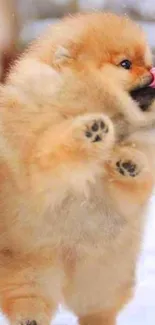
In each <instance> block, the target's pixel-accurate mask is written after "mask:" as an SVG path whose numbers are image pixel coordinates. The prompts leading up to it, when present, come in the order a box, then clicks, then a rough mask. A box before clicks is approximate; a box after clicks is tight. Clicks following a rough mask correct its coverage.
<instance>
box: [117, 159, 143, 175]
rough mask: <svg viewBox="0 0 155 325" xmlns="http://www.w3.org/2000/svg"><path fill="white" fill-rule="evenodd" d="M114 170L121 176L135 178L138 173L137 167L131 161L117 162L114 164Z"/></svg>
mask: <svg viewBox="0 0 155 325" xmlns="http://www.w3.org/2000/svg"><path fill="white" fill-rule="evenodd" d="M116 168H117V170H118V172H119V173H120V174H122V175H123V176H129V177H136V176H137V175H138V174H139V173H140V168H139V166H138V165H137V164H136V163H134V162H133V161H132V160H119V161H117V162H116Z"/></svg>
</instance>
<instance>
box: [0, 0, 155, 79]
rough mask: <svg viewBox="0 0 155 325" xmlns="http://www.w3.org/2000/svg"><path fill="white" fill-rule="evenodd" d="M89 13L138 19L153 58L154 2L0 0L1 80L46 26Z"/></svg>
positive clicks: (146, 0)
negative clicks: (21, 51)
mask: <svg viewBox="0 0 155 325" xmlns="http://www.w3.org/2000/svg"><path fill="white" fill-rule="evenodd" d="M91 10H104V11H108V10H110V11H113V12H117V13H122V14H127V15H129V16H131V17H132V18H133V19H135V20H137V21H138V22H139V23H140V24H141V25H142V26H143V28H144V30H145V31H146V33H147V35H148V41H149V43H150V45H151V47H152V50H153V53H154V56H155V0H0V78H2V76H3V72H4V68H5V70H6V68H7V67H8V64H9V63H10V60H11V59H14V57H15V56H16V53H17V50H18V51H20V50H23V48H24V47H25V46H27V44H28V43H29V42H30V41H31V40H32V39H34V38H35V37H36V36H38V35H39V34H40V33H41V32H42V30H43V29H44V28H46V25H48V24H49V23H51V22H52V23H53V22H54V21H55V20H56V19H59V18H61V17H63V16H64V15H67V14H69V13H70V14H72V13H75V12H78V11H81V12H85V11H91Z"/></svg>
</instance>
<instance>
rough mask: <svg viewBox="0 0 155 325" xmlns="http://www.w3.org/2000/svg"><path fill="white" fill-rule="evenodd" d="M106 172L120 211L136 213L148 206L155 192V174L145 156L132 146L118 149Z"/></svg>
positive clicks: (107, 165) (108, 183)
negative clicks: (154, 189)
mask: <svg viewBox="0 0 155 325" xmlns="http://www.w3.org/2000/svg"><path fill="white" fill-rule="evenodd" d="M106 170H107V179H106V181H107V185H108V189H109V190H110V192H111V195H112V196H113V198H114V200H115V202H116V204H118V206H119V207H120V209H122V210H123V211H124V212H126V211H127V210H128V212H129V211H130V212H131V211H133V212H134V209H135V211H136V209H137V208H139V207H140V206H143V205H145V204H147V201H148V199H149V197H150V196H151V193H152V190H153V173H152V171H151V167H150V165H149V161H148V159H147V157H146V155H145V154H143V153H142V152H141V151H139V150H137V149H135V148H132V147H131V146H125V147H123V146H122V147H121V146H120V147H116V148H115V150H114V151H113V154H112V156H111V159H110V160H109V162H108V163H107V164H106ZM127 207H129V209H127Z"/></svg>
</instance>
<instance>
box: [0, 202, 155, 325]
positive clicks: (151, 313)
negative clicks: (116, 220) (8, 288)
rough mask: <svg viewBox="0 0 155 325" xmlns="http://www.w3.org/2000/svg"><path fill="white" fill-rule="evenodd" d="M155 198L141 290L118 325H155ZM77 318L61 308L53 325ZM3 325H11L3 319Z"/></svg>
mask: <svg viewBox="0 0 155 325" xmlns="http://www.w3.org/2000/svg"><path fill="white" fill-rule="evenodd" d="M154 211H155V196H154V197H152V199H151V202H150V206H149V211H148V216H147V221H146V229H145V234H144V242H143V246H142V252H141V255H140V258H139V262H138V266H137V287H136V291H135V296H134V298H133V300H132V301H131V302H130V304H129V305H128V306H127V307H126V308H125V309H124V310H123V312H122V313H121V314H120V316H119V317H118V323H117V325H153V324H155V213H154ZM77 324H78V321H77V318H76V316H74V315H73V314H71V313H70V312H69V311H68V310H65V309H64V308H63V307H61V306H60V307H59V310H58V313H57V314H56V316H55V318H54V320H53V322H52V325H77ZM0 325H8V323H7V321H6V319H5V318H4V316H0Z"/></svg>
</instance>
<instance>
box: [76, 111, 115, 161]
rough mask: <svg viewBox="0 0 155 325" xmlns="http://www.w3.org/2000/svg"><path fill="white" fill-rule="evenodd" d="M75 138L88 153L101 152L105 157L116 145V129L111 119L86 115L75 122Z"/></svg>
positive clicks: (101, 115) (103, 116)
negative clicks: (114, 144)
mask: <svg viewBox="0 0 155 325" xmlns="http://www.w3.org/2000/svg"><path fill="white" fill-rule="evenodd" d="M73 137H74V139H76V140H77V141H78V142H79V140H80V145H81V147H82V148H87V150H88V152H89V153H90V154H91V153H93V154H94V153H96V154H97V152H100V153H101V155H102V156H103V155H104V154H105V152H106V151H109V149H110V148H112V146H113V143H114V128H113V124H112V122H111V121H110V119H109V118H108V117H107V116H105V115H103V114H86V115H84V116H79V117H77V118H76V119H75V120H74V126H73Z"/></svg>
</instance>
